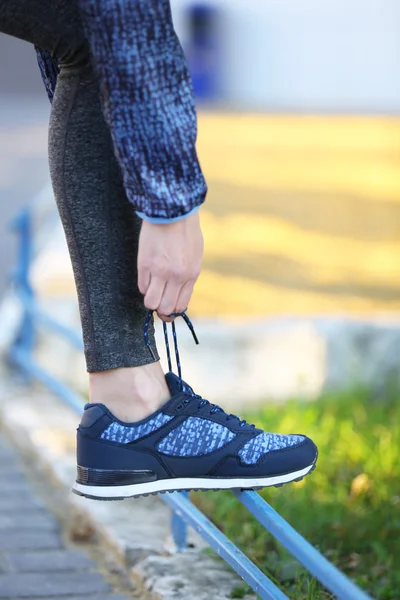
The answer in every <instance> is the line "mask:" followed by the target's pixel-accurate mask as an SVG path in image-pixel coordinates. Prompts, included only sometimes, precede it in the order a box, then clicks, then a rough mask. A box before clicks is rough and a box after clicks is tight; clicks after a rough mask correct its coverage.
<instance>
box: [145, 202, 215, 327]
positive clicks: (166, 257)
mask: <svg viewBox="0 0 400 600" xmlns="http://www.w3.org/2000/svg"><path fill="white" fill-rule="evenodd" d="M203 248H204V243H203V235H202V232H201V226H200V218H199V214H198V212H197V213H195V214H193V215H191V216H189V217H187V218H186V219H182V220H181V221H177V222H175V223H168V224H166V225H158V224H154V223H150V222H149V221H143V223H142V229H141V232H140V237H139V251H138V285H139V290H140V292H141V293H142V294H143V295H144V304H145V306H146V307H147V308H148V309H151V310H155V311H157V314H158V316H159V317H160V318H161V319H163V320H164V321H170V320H171V319H168V315H170V314H171V313H179V312H183V311H184V310H186V308H187V307H188V305H189V301H190V298H191V296H192V293H193V288H194V284H195V283H196V280H197V278H198V276H199V275H200V271H201V262H202V258H203Z"/></svg>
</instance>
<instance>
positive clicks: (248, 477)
mask: <svg viewBox="0 0 400 600" xmlns="http://www.w3.org/2000/svg"><path fill="white" fill-rule="evenodd" d="M166 379H167V382H168V385H169V388H170V390H171V394H172V398H171V399H170V400H169V401H168V402H167V403H166V404H164V406H163V407H162V408H160V409H159V410H158V411H157V412H155V413H153V414H152V415H150V416H149V417H147V418H146V419H143V420H142V421H138V422H137V423H123V422H122V421H119V420H118V419H116V418H115V417H114V415H112V413H111V412H110V411H109V410H108V409H107V408H106V407H105V406H103V405H102V404H87V405H86V406H85V412H84V415H83V418H82V421H81V424H80V426H79V429H78V452H77V458H78V476H77V480H76V483H75V484H74V487H73V491H74V492H75V493H76V494H78V495H81V496H86V497H87V498H95V499H99V500H117V499H122V498H130V497H136V496H141V495H148V494H155V493H158V492H172V491H175V490H192V489H196V490H220V489H224V490H226V489H260V488H263V487H267V486H273V485H274V486H280V485H283V484H284V483H288V482H289V481H298V480H300V479H302V478H303V477H304V476H305V475H307V474H308V473H310V471H312V470H313V469H314V466H315V462H316V460H317V448H316V446H315V444H314V443H313V442H312V441H311V440H310V439H309V438H307V437H305V436H304V435H280V434H274V433H266V432H263V431H262V430H261V429H257V428H256V427H254V425H249V424H247V423H246V422H245V421H242V420H240V419H239V418H238V417H236V416H234V415H228V414H227V413H225V412H224V411H223V410H222V409H221V408H220V407H219V406H216V405H214V404H210V402H208V400H204V399H203V398H201V396H197V395H196V394H194V392H193V391H192V389H191V388H190V387H189V386H188V385H187V384H185V383H184V382H182V380H181V379H179V378H178V377H177V376H176V375H174V374H173V373H168V374H167V375H166ZM182 384H183V385H182ZM182 388H183V389H182Z"/></svg>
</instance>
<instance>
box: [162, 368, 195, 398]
mask: <svg viewBox="0 0 400 600" xmlns="http://www.w3.org/2000/svg"><path fill="white" fill-rule="evenodd" d="M165 379H166V382H167V385H168V387H169V391H170V392H171V395H172V396H176V394H180V393H182V392H184V393H185V394H190V395H191V396H194V395H195V394H194V391H193V390H192V388H191V387H190V385H188V384H187V383H186V382H185V381H183V379H179V377H178V376H177V375H175V373H171V372H169V373H167V374H166V375H165Z"/></svg>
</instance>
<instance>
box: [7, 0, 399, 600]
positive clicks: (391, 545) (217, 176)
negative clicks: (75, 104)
mask: <svg viewBox="0 0 400 600" xmlns="http://www.w3.org/2000/svg"><path fill="white" fill-rule="evenodd" d="M171 4H172V8H173V13H174V20H175V24H176V29H177V31H178V34H179V36H180V38H181V40H182V44H183V46H184V49H185V52H186V55H187V58H188V61H189V65H190V69H191V73H192V77H193V85H194V89H195V93H196V98H197V102H198V107H199V140H198V151H199V155H200V159H201V163H202V166H203V168H204V171H205V174H206V177H207V180H208V183H209V188H210V193H209V197H208V201H207V203H206V205H205V206H204V207H203V208H202V210H201V215H202V222H203V226H204V234H205V240H206V252H205V260H204V271H203V273H202V275H201V278H200V280H199V282H198V285H197V288H196V293H195V296H194V298H193V301H192V305H191V308H190V314H191V316H192V317H194V320H195V324H196V329H197V330H198V332H199V337H200V341H201V345H200V347H199V348H198V349H194V348H193V347H192V345H191V341H190V340H189V341H188V337H189V336H187V333H186V331H183V330H182V333H181V336H180V339H181V340H182V344H183V347H184V354H185V357H184V360H183V365H184V376H185V377H187V378H188V379H189V380H190V382H191V383H192V384H193V385H194V387H195V389H199V391H200V393H202V394H204V395H205V396H210V397H211V400H212V401H220V400H223V401H225V402H226V403H227V405H228V406H229V405H234V406H236V405H240V407H241V409H242V410H243V409H245V410H247V411H248V412H249V411H250V412H251V411H253V412H252V414H253V418H254V420H255V421H256V422H258V423H259V424H260V425H262V426H264V427H265V428H268V429H269V428H270V429H277V430H280V431H285V432H286V431H299V430H302V431H303V430H304V431H306V432H307V433H308V434H309V435H310V436H311V437H313V438H314V439H315V440H316V441H317V443H318V445H319V446H320V449H321V459H320V464H321V465H322V467H321V468H320V469H319V470H317V471H316V473H315V475H313V477H314V485H313V486H308V487H305V488H304V489H303V483H299V484H296V486H295V488H292V490H291V492H288V493H287V495H285V496H284V497H282V496H276V495H274V493H272V495H270V496H268V497H269V499H271V498H272V500H273V502H274V506H275V507H276V508H278V509H279V510H280V511H281V512H282V514H283V515H284V516H286V517H287V518H288V519H289V520H290V519H292V520H296V523H297V525H299V528H300V530H301V531H302V533H304V534H306V535H307V537H308V538H309V539H310V540H311V541H312V542H313V543H316V544H318V545H319V547H320V548H322V549H323V550H324V551H325V552H326V553H327V555H328V556H329V557H330V558H331V559H332V560H334V561H335V562H336V563H337V564H339V566H340V567H341V568H342V569H344V570H345V571H346V572H348V573H349V574H350V575H351V576H353V577H354V578H355V579H356V580H357V581H358V582H359V583H360V585H362V586H363V587H365V589H367V590H369V591H370V592H371V593H372V594H374V595H375V597H376V598H381V599H383V600H390V599H392V600H396V599H398V598H399V597H400V575H399V573H400V564H399V562H398V561H399V557H400V546H399V543H400V542H399V540H400V522H399V517H398V506H399V502H400V495H399V494H400V472H399V461H398V454H399V452H400V430H399V423H400V406H399V401H398V400H399V392H398V390H399V385H400V369H399V361H400V33H399V32H400V3H399V2H398V1H397V0H325V1H324V2H320V1H319V0H302V1H301V2H300V1H298V0H243V1H240V0H213V1H212V0H208V1H207V2H194V1H193V0H172V2H171ZM0 73H1V83H0V85H1V87H0V217H1V218H0V295H1V296H2V298H3V304H2V307H1V310H0V320H1V331H0V338H1V339H0V342H2V343H3V346H4V344H6V343H7V340H8V341H9V340H10V339H11V338H12V335H13V331H14V330H15V324H16V323H18V311H17V310H15V299H14V298H13V295H12V291H10V289H9V287H8V285H7V277H8V273H9V270H10V267H11V266H13V265H14V264H15V261H16V240H15V239H14V237H13V235H12V234H11V233H10V231H9V228H8V225H9V221H10V219H11V218H12V217H13V215H15V214H16V212H17V211H18V209H20V208H21V207H22V206H24V205H26V204H27V203H28V202H29V201H30V200H31V199H32V198H34V197H35V196H36V195H37V194H41V198H42V199H43V197H44V198H46V199H47V200H46V203H47V206H50V207H51V208H52V207H53V199H52V198H51V191H50V190H49V188H48V187H46V186H47V185H48V167H47V155H46V145H47V121H48V113H49V105H48V100H47V96H46V94H45V90H44V87H43V84H42V82H41V78H40V74H39V70H38V67H37V65H36V59H35V53H34V51H33V49H32V48H30V47H29V46H28V45H26V44H23V43H21V42H18V41H16V40H12V39H10V38H7V37H6V36H4V35H0ZM41 248H42V249H41V252H40V253H39V254H38V256H37V258H36V261H35V264H34V268H33V272H32V281H33V284H34V287H35V290H36V291H37V293H38V295H39V297H40V301H41V302H42V304H43V305H44V306H46V307H47V309H48V310H50V311H51V312H52V313H53V314H54V315H55V316H56V318H58V319H62V320H63V321H64V322H66V323H67V324H69V325H72V326H74V327H75V328H77V329H78V328H79V318H78V313H77V308H76V298H75V292H74V285H73V280H72V274H71V269H70V265H69V258H68V254H67V252H66V247H65V243H64V238H63V234H62V231H61V228H60V226H59V223H58V221H57V218H56V217H55V221H54V227H52V228H51V230H50V232H49V231H48V232H47V237H46V242H45V243H42V244H41ZM12 324H14V329H13V325H12ZM62 344H63V343H62V342H60V341H59V340H56V339H52V337H51V336H50V335H49V334H48V333H46V335H42V336H41V337H40V338H39V345H38V348H37V356H38V360H40V361H41V363H42V364H44V365H46V366H47V367H48V368H49V369H50V370H51V371H52V372H53V373H55V374H57V375H59V376H60V377H62V378H63V379H64V380H67V381H69V382H70V383H73V385H74V387H78V388H79V389H81V390H82V391H83V392H84V393H86V390H87V383H86V376H85V369H84V365H83V359H82V357H81V356H79V357H77V356H76V354H77V353H76V352H74V351H73V350H71V349H68V348H67V346H66V345H65V346H62ZM66 366H67V369H66V368H65V367H66ZM293 397H294V398H295V400H293V401H292V402H291V403H289V404H287V405H285V407H286V410H281V408H278V409H277V408H276V404H273V403H271V401H272V400H279V402H282V401H283V400H284V401H287V400H288V398H293ZM299 398H300V399H302V398H308V399H318V401H317V402H314V403H304V402H302V401H301V400H299ZM266 399H268V402H266ZM260 403H261V407H260ZM279 406H281V405H279ZM299 488H302V489H299ZM202 498H203V500H199V503H200V504H201V506H202V507H203V508H204V510H206V511H208V512H209V514H211V515H212V516H213V518H214V520H215V521H216V522H220V521H221V524H222V525H223V526H224V527H225V530H226V532H228V533H229V534H230V535H232V536H233V537H234V538H235V539H236V540H238V541H239V542H240V543H241V544H242V546H243V547H245V548H250V552H252V553H253V554H252V556H253V558H255V559H256V560H258V562H259V564H261V565H262V566H263V567H264V568H265V569H266V570H267V571H268V572H270V573H271V574H272V575H273V576H274V577H275V578H276V579H277V580H278V581H280V582H281V583H282V585H283V586H289V587H285V590H286V589H287V590H289V591H290V590H292V592H293V594H295V595H294V596H293V597H295V598H298V599H303V598H304V599H305V598H307V599H309V598H312V599H314V598H316V599H319V598H321V599H322V598H330V596H329V595H324V592H323V591H321V590H320V588H316V587H312V586H313V585H314V584H313V583H310V581H309V580H308V579H307V578H304V577H303V575H301V576H300V575H298V572H297V571H296V570H294V569H293V565H291V564H290V563H287V562H285V561H283V562H282V557H281V555H280V554H279V552H280V550H278V548H276V547H275V546H273V545H272V542H271V541H270V540H269V539H266V538H265V536H264V537H263V534H262V532H261V531H260V530H259V529H257V528H255V527H253V526H252V525H251V524H250V523H249V524H247V523H246V519H247V516H246V515H245V514H242V513H240V514H239V512H240V511H239V509H237V508H234V507H233V506H232V504H231V500H228V499H227V498H226V497H218V496H214V497H213V499H210V498H208V497H207V496H202ZM310 505H313V506H315V507H316V510H315V511H311V512H310V511H309V506H310ZM227 514H229V519H227V518H226V516H227ZM244 524H245V525H244ZM355 524H356V526H355ZM266 548H267V550H268V552H267V554H266ZM266 557H267V558H268V560H267V558H266ZM278 558H279V560H278ZM284 570H285V572H283V571H284ZM290 586H292V587H290ZM307 586H308V587H307ZM310 586H311V587H310ZM306 588H307V589H306ZM293 590H294V591H293ZM296 590H297V591H296ZM304 590H305V591H304ZM307 590H308V591H307ZM310 590H311V592H310ZM238 597H239V596H238Z"/></svg>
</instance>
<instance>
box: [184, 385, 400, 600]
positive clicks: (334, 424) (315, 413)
mask: <svg viewBox="0 0 400 600" xmlns="http://www.w3.org/2000/svg"><path fill="white" fill-rule="evenodd" d="M247 420H248V421H249V422H252V423H255V424H256V425H258V426H260V427H262V428H264V429H266V430H267V431H275V432H280V433H306V434H307V435H309V436H310V437H311V438H312V439H313V440H314V441H315V442H316V444H317V445H318V447H319V459H318V464H317V469H316V470H315V471H314V472H313V473H312V474H311V475H310V476H309V477H306V478H305V479H304V480H303V481H301V482H299V483H294V484H288V485H285V486H284V487H283V488H279V489H275V488H270V489H266V490H263V491H262V496H263V498H265V500H266V501H267V502H269V503H270V504H271V505H272V506H273V508H274V509H275V510H277V511H278V512H279V513H280V514H281V515H282V516H283V517H284V518H285V519H286V520H287V521H288V522H289V523H290V524H291V525H293V526H294V527H295V528H296V529H297V530H298V531H299V532H300V533H301V534H302V535H303V536H304V537H305V538H306V539H307V540H309V541H310V542H311V543H312V544H313V545H314V546H316V547H317V548H318V549H319V550H320V551H321V552H322V553H323V554H324V555H325V556H326V557H327V558H328V559H329V560H331V561H332V562H333V563H334V564H335V565H337V566H338V567H339V568H340V569H341V570H342V571H343V572H344V573H346V574H347V575H348V576H350V577H351V578H352V579H353V580H354V581H355V582H356V583H357V584H358V585H360V587H362V588H363V589H364V590H366V591H367V592H369V593H370V594H371V595H372V596H373V597H375V598H377V599H379V600H399V598H400V398H399V397H398V396H397V395H396V394H392V395H390V394H388V395H386V396H385V397H380V398H373V399H372V398H371V397H370V396H369V394H368V393H366V392H353V393H350V392H349V393H345V394H339V395H338V394H336V395H333V394H331V395H325V396H324V397H322V398H321V399H320V400H318V401H315V402H302V401H291V402H288V403H287V404H284V405H276V404H270V403H269V404H267V405H266V406H265V407H264V408H262V410H260V411H258V412H257V413H256V414H250V415H247ZM193 499H194V501H195V503H196V504H197V505H198V506H200V507H201V509H202V510H203V511H204V512H205V513H206V514H207V515H208V516H210V517H211V518H212V520H213V521H214V522H215V523H216V524H217V525H218V527H219V528H220V529H221V530H222V531H223V532H224V533H225V534H226V535H227V536H228V537H229V538H230V539H231V540H233V541H234V542H235V543H236V544H237V545H238V546H239V547H240V548H241V549H242V550H243V551H244V552H245V553H246V554H247V555H248V556H249V557H250V558H251V559H252V560H253V561H254V562H255V563H256V564H257V565H258V566H259V567H260V568H261V569H262V570H263V571H264V572H265V573H266V574H267V575H268V576H269V577H271V579H272V580H273V581H274V582H276V583H277V584H278V585H279V586H280V587H281V589H283V590H284V591H285V593H287V594H288V595H289V597H291V598H295V599H296V600H325V599H328V598H333V596H331V595H330V594H329V593H328V592H327V591H326V590H324V589H323V588H322V586H320V584H318V583H317V582H316V581H315V580H314V579H313V578H312V577H311V576H310V575H308V573H307V572H306V571H305V570H304V569H303V568H302V567H301V566H299V565H298V563H296V561H294V560H293V559H292V558H291V557H290V555H289V554H288V553H287V552H286V551H285V550H284V549H283V548H282V547H281V546H280V544H278V543H277V542H275V540H274V539H273V538H272V536H271V535H270V534H269V533H268V532H266V531H265V530H264V529H263V527H262V526H261V525H260V524H259V523H258V522H257V521H256V520H255V519H254V518H253V517H252V516H251V515H250V514H249V513H248V512H247V510H246V509H245V508H244V507H243V506H242V505H241V504H240V503H239V502H238V501H237V500H236V499H235V497H234V496H233V495H232V494H230V493H229V492H217V493H215V492H208V493H202V494H200V493H199V494H193ZM245 592H246V587H245V586H244V587H239V588H237V589H236V590H235V591H234V593H233V595H232V597H236V598H241V597H243V596H244V595H245Z"/></svg>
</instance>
